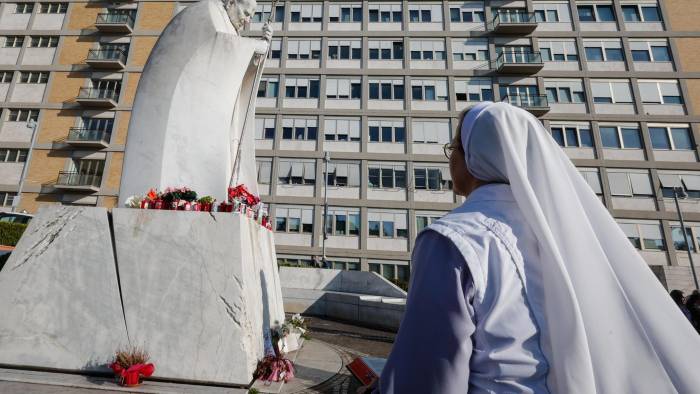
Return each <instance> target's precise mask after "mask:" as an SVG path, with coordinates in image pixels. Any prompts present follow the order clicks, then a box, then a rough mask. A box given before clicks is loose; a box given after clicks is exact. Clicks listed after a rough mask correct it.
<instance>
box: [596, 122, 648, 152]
mask: <svg viewBox="0 0 700 394" xmlns="http://www.w3.org/2000/svg"><path fill="white" fill-rule="evenodd" d="M600 139H601V141H602V143H603V148H608V149H642V136H641V132H640V131H639V126H637V125H635V124H632V125H623V126H619V125H618V126H611V125H610V126H609V125H600Z"/></svg>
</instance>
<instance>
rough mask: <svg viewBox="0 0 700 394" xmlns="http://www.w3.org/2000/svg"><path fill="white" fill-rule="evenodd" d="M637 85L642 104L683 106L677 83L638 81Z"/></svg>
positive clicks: (673, 81)
mask: <svg viewBox="0 0 700 394" xmlns="http://www.w3.org/2000/svg"><path fill="white" fill-rule="evenodd" d="M638 83H639V93H640V95H641V96H642V103H644V104H683V98H682V97H681V91H680V87H679V86H678V81H675V80H672V81H668V80H667V81H644V80H639V81H638Z"/></svg>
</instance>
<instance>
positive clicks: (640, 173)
mask: <svg viewBox="0 0 700 394" xmlns="http://www.w3.org/2000/svg"><path fill="white" fill-rule="evenodd" d="M608 182H609V183H610V194H612V195H613V196H614V197H639V196H643V197H647V196H652V195H654V192H653V191H652V188H651V179H650V178H649V172H648V171H646V170H611V169H609V170H608Z"/></svg>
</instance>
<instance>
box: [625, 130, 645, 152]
mask: <svg viewBox="0 0 700 394" xmlns="http://www.w3.org/2000/svg"><path fill="white" fill-rule="evenodd" d="M621 131H622V142H624V144H625V148H626V149H642V137H641V136H640V135H639V129H630V128H624V127H623V128H622V129H621Z"/></svg>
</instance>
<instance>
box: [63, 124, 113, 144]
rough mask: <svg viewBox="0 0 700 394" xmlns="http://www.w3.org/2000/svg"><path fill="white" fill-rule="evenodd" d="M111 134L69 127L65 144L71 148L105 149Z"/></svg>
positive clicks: (103, 131)
mask: <svg viewBox="0 0 700 394" xmlns="http://www.w3.org/2000/svg"><path fill="white" fill-rule="evenodd" d="M110 136H111V133H110V132H109V131H105V130H91V129H86V128H82V127H71V128H70V130H69V131H68V138H66V143H67V144H70V145H73V146H84V147H90V148H107V147H108V146H109V139H110Z"/></svg>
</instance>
